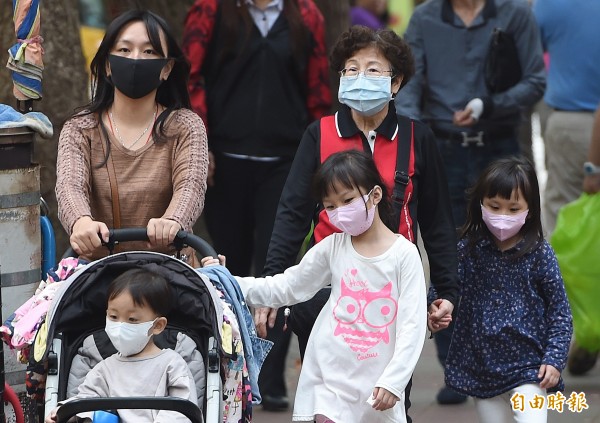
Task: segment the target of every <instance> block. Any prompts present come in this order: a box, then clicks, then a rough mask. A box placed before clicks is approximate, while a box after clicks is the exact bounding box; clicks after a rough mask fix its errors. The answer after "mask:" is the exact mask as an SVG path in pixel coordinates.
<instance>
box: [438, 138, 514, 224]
mask: <svg viewBox="0 0 600 423" xmlns="http://www.w3.org/2000/svg"><path fill="white" fill-rule="evenodd" d="M436 140H437V146H438V149H439V151H440V154H441V156H442V160H443V161H444V168H445V170H446V177H447V180H448V191H449V192H450V202H451V207H452V217H453V218H454V223H455V225H456V226H457V227H461V226H462V225H463V224H464V223H465V220H466V219H467V196H466V192H467V190H468V189H469V188H470V187H471V186H473V184H474V183H475V181H476V180H477V178H478V177H479V175H480V174H481V172H482V171H483V170H484V169H485V168H486V167H487V166H488V165H489V164H490V163H491V162H492V161H494V160H496V159H499V158H502V157H506V156H510V155H516V154H519V152H520V149H519V142H518V140H517V137H516V135H515V136H514V137H510V138H502V139H495V140H493V141H490V140H486V142H485V144H484V145H483V146H477V145H475V144H469V145H468V146H466V147H463V146H462V145H461V143H460V142H457V141H455V140H448V139H445V138H440V137H436Z"/></svg>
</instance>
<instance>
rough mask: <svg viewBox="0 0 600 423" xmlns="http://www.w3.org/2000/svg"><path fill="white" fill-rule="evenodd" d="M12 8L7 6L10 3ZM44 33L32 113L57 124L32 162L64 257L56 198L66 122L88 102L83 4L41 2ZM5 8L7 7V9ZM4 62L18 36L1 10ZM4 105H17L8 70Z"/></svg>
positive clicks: (0, 83) (2, 83)
mask: <svg viewBox="0 0 600 423" xmlns="http://www.w3.org/2000/svg"><path fill="white" fill-rule="evenodd" d="M7 4H8V3H7ZM40 4H41V10H40V14H41V19H42V23H41V31H40V35H42V37H43V38H44V44H43V45H44V50H45V54H44V66H45V69H44V75H43V81H42V84H43V97H42V100H41V101H39V102H35V103H34V110H36V111H39V112H42V113H44V114H45V115H46V116H48V118H49V119H50V121H51V122H52V124H53V125H54V136H53V137H52V139H43V138H41V137H39V136H36V140H35V146H34V149H35V156H34V159H35V160H36V161H37V162H38V163H39V164H40V167H41V175H40V179H41V193H42V196H43V197H44V199H45V200H46V201H47V202H48V205H49V207H50V219H51V220H52V225H53V226H54V231H55V233H56V240H57V243H56V245H57V247H56V248H57V253H58V255H59V257H60V255H62V253H63V252H64V251H65V249H66V248H67V247H68V238H67V235H66V232H65V231H64V230H63V229H62V225H61V224H60V222H59V221H58V216H57V206H56V197H55V195H54V187H55V185H56V153H57V145H58V136H59V134H60V130H61V129H62V125H63V123H64V122H65V121H66V120H67V119H68V118H69V117H70V116H71V115H72V114H73V112H74V110H75V108H77V107H79V106H82V105H84V104H86V103H87V102H88V101H89V96H88V76H87V73H86V70H85V62H84V59H83V54H82V52H81V44H80V38H79V6H78V1H77V0H53V1H42V2H40ZM5 6H6V5H5ZM0 22H1V23H2V25H0V28H2V29H1V30H0V44H1V48H0V63H2V64H4V63H6V61H7V60H8V53H7V50H8V48H9V47H10V46H11V45H13V44H14V43H15V40H16V37H15V33H14V26H13V23H12V8H11V7H1V8H0ZM0 103H4V104H8V105H11V106H13V107H14V106H15V98H14V97H13V95H12V80H11V78H10V75H9V72H8V69H4V70H0Z"/></svg>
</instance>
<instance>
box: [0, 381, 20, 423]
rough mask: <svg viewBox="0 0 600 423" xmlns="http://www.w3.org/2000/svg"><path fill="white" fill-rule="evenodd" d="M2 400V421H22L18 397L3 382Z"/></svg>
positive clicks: (15, 422)
mask: <svg viewBox="0 0 600 423" xmlns="http://www.w3.org/2000/svg"><path fill="white" fill-rule="evenodd" d="M2 400H3V401H4V421H5V422H7V423H13V422H14V423H24V422H25V417H24V415H23V408H22V407H21V402H20V401H19V397H18V396H17V394H15V391H13V389H12V388H11V387H10V386H9V385H8V384H7V383H5V384H4V392H3V394H2Z"/></svg>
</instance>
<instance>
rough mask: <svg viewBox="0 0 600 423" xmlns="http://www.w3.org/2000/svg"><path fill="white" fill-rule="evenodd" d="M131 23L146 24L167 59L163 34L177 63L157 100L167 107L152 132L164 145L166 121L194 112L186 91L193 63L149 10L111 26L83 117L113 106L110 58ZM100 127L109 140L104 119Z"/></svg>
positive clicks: (127, 14) (94, 70)
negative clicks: (185, 111)
mask: <svg viewBox="0 0 600 423" xmlns="http://www.w3.org/2000/svg"><path fill="white" fill-rule="evenodd" d="M132 22H143V23H144V25H145V26H146V29H147V31H148V38H149V39H150V43H151V44H152V47H153V48H154V49H155V50H156V51H157V52H158V53H160V54H161V55H162V56H163V57H167V54H166V52H165V51H163V47H162V44H161V39H160V36H161V34H163V35H164V38H165V40H166V44H167V50H168V53H169V54H168V58H169V59H172V60H173V61H174V64H173V69H172V70H171V73H170V74H169V78H168V79H167V80H166V81H163V82H162V83H161V84H160V86H159V87H158V90H157V92H156V101H157V102H158V103H160V104H162V105H163V106H165V107H166V109H165V110H164V111H163V112H162V113H161V114H160V115H159V116H158V118H157V119H156V122H155V123H154V126H153V128H152V132H153V135H154V137H155V140H156V142H165V141H166V140H167V135H166V133H165V121H166V119H167V118H168V117H169V115H170V114H171V112H173V111H174V110H177V109H181V108H187V109H191V103H190V96H189V93H188V89H187V84H188V79H189V75H190V64H189V63H188V62H187V60H186V58H185V56H184V54H183V52H182V51H181V48H180V47H179V45H178V44H177V41H176V40H175V37H174V36H173V33H172V32H171V29H170V27H169V25H168V24H167V22H166V21H165V20H164V19H163V18H161V17H160V16H158V15H156V14H154V13H152V12H150V11H148V10H139V9H136V10H130V11H127V12H125V13H123V14H121V15H119V16H118V17H117V18H115V19H114V20H113V21H112V22H111V23H110V24H109V25H108V28H107V29H106V34H105V35H104V38H103V39H102V42H101V43H100V47H98V51H97V52H96V55H95V56H94V59H93V60H92V63H91V66H90V70H91V74H92V91H93V92H92V101H91V102H90V103H89V104H88V105H86V106H84V107H83V108H82V109H83V110H84V112H83V114H90V113H98V115H101V114H102V112H104V111H105V110H107V109H108V108H109V107H110V105H111V104H112V103H113V101H114V95H115V87H114V84H113V83H112V81H111V79H110V77H109V76H108V75H107V73H106V68H107V65H108V56H109V55H110V51H111V49H112V48H113V46H114V45H115V42H116V40H117V37H118V36H119V34H120V33H121V31H122V30H123V28H124V27H125V26H126V25H128V24H130V23H132ZM98 124H99V125H100V128H101V130H102V132H103V134H104V135H105V138H106V139H108V131H107V129H106V127H105V126H104V124H103V123H102V119H98ZM107 144H108V149H107V153H106V154H107V157H108V154H109V152H110V151H109V150H110V143H107ZM105 161H106V159H105Z"/></svg>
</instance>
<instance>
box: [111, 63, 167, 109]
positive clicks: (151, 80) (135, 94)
mask: <svg viewBox="0 0 600 423" xmlns="http://www.w3.org/2000/svg"><path fill="white" fill-rule="evenodd" d="M108 62H109V63H110V71H111V75H110V79H111V80H112V82H113V84H114V85H115V87H116V88H117V89H118V90H119V91H121V92H122V93H123V94H125V95H126V96H127V97H129V98H142V97H144V96H145V95H148V94H150V93H151V92H152V91H153V90H155V89H156V88H158V86H159V85H160V84H161V83H162V81H161V79H160V71H161V70H162V68H163V67H164V66H165V65H166V64H167V63H168V62H169V59H130V58H128V57H122V56H116V55H114V54H111V55H109V56H108Z"/></svg>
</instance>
